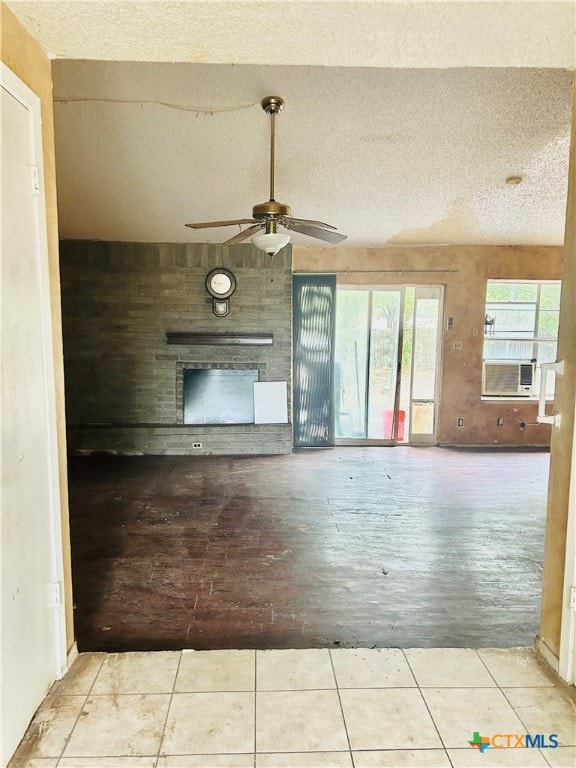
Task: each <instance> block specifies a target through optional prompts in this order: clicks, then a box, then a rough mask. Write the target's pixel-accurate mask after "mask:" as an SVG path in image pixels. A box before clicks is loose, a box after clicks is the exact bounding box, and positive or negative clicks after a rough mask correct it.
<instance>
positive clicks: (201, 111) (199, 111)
mask: <svg viewBox="0 0 576 768" xmlns="http://www.w3.org/2000/svg"><path fill="white" fill-rule="evenodd" d="M54 101H55V102H58V103H59V104H70V103H78V102H91V101H93V102H99V103H103V104H156V105H158V106H160V107H167V108H168V109H178V110H180V111H181V112H195V113H196V115H216V114H220V113H221V112H240V111H241V110H243V109H251V108H252V107H255V106H259V105H260V102H259V101H253V102H252V103H250V104H241V105H239V106H237V107H190V106H186V104H174V103H172V102H170V101H156V100H155V99H97V98H83V97H75V96H71V97H63V98H55V99H54Z"/></svg>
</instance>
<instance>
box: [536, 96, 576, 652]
mask: <svg viewBox="0 0 576 768" xmlns="http://www.w3.org/2000/svg"><path fill="white" fill-rule="evenodd" d="M558 360H564V366H565V370H564V375H563V376H560V377H558V379H557V383H556V401H555V410H556V411H558V412H559V413H561V414H562V424H561V427H560V429H555V430H554V433H553V436H552V446H551V456H550V485H549V489H548V517H547V524H546V546H545V551H544V575H543V585H542V621H541V625H540V637H541V639H542V640H543V642H544V643H545V644H546V645H547V646H548V648H549V649H550V650H551V651H552V652H553V653H554V655H556V656H558V654H559V649H560V626H561V619H562V595H563V583H564V566H565V562H564V559H565V556H566V526H567V521H568V496H569V488H570V472H571V466H572V456H573V452H574V449H575V446H574V407H575V400H576V83H575V85H574V101H573V107H572V145H571V149H570V171H569V183H568V204H567V214H566V231H565V245H564V279H563V283H562V298H561V303H560V333H559V338H558Z"/></svg>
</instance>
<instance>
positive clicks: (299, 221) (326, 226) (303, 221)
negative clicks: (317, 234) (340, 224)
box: [285, 216, 337, 230]
mask: <svg viewBox="0 0 576 768" xmlns="http://www.w3.org/2000/svg"><path fill="white" fill-rule="evenodd" d="M285 218H286V219H288V220H289V221H295V222H296V223H297V224H310V225H311V226H313V227H324V229H334V230H336V229H337V227H333V226H332V224H325V223H324V222H323V221H312V219H295V218H294V217H293V216H286V217H285Z"/></svg>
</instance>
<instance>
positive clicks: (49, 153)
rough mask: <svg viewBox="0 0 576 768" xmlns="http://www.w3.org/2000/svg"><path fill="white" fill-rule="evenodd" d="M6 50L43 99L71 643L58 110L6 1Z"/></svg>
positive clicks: (0, 43) (47, 71)
mask: <svg viewBox="0 0 576 768" xmlns="http://www.w3.org/2000/svg"><path fill="white" fill-rule="evenodd" d="M0 30H1V36H0V52H1V57H2V61H3V62H4V64H6V66H7V67H9V68H10V69H11V70H12V72H14V74H15V75H17V76H18V77H19V78H20V80H22V81H23V82H24V83H26V85H27V86H28V87H29V88H31V89H32V90H33V91H34V93H36V94H37V95H38V96H39V97H40V100H41V103H42V143H43V155H44V184H45V194H46V218H47V225H48V259H49V265H48V266H49V272H50V291H51V304H52V333H53V344H54V369H55V377H56V409H57V413H56V418H57V426H58V463H59V468H60V499H61V504H62V535H63V550H64V580H65V583H64V592H65V605H66V639H67V647H68V648H70V647H71V645H72V644H73V642H74V627H73V612H72V577H71V566H70V529H69V520H68V480H67V472H66V466H67V465H66V431H65V417H64V369H63V357H62V320H61V315H60V271H59V266H58V217H57V206H56V167H55V155H54V117H53V111H52V73H51V65H50V60H49V59H48V57H47V56H46V53H45V52H44V51H43V50H42V48H41V47H40V46H39V45H38V43H37V42H36V41H35V40H34V38H32V37H31V36H30V35H29V34H28V32H26V31H25V30H24V28H23V27H22V26H21V24H20V23H19V22H18V21H17V19H16V17H15V16H14V15H13V13H12V12H11V11H10V10H9V9H8V8H7V6H6V5H5V3H3V2H0Z"/></svg>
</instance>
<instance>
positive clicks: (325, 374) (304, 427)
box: [292, 275, 336, 448]
mask: <svg viewBox="0 0 576 768" xmlns="http://www.w3.org/2000/svg"><path fill="white" fill-rule="evenodd" d="M292 297H293V298H292V301H293V315H292V317H293V338H294V372H293V376H294V445H295V447H297V448H325V447H330V446H333V445H334V338H335V327H336V326H335V319H336V313H335V301H336V275H294V277H293V292H292Z"/></svg>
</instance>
